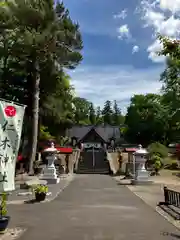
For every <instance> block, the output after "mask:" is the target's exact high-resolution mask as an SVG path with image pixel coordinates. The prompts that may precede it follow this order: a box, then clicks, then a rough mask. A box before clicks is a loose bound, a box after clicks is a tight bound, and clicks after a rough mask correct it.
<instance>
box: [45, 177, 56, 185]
mask: <svg viewBox="0 0 180 240" xmlns="http://www.w3.org/2000/svg"><path fill="white" fill-rule="evenodd" d="M41 179H42V180H46V181H47V184H57V183H59V182H60V178H44V177H43V178H41Z"/></svg>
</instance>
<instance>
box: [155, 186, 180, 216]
mask: <svg viewBox="0 0 180 240" xmlns="http://www.w3.org/2000/svg"><path fill="white" fill-rule="evenodd" d="M158 206H160V207H161V208H162V209H163V210H164V211H166V212H168V213H169V214H170V215H171V216H172V217H173V218H175V219H176V220H180V192H176V191H174V190H171V189H168V188H167V187H164V202H159V204H158Z"/></svg>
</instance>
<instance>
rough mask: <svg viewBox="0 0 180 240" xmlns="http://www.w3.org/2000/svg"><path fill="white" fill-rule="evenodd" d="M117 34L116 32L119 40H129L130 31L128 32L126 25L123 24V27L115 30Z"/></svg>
mask: <svg viewBox="0 0 180 240" xmlns="http://www.w3.org/2000/svg"><path fill="white" fill-rule="evenodd" d="M117 32H118V38H119V39H123V38H126V39H129V38H131V34H130V30H129V27H128V25H127V24H124V25H122V26H120V27H119V28H118V29H117Z"/></svg>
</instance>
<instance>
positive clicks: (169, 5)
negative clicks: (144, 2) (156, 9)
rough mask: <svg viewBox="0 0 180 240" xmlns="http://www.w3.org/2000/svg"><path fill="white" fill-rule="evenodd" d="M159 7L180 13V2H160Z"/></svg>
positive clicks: (166, 0)
mask: <svg viewBox="0 0 180 240" xmlns="http://www.w3.org/2000/svg"><path fill="white" fill-rule="evenodd" d="M159 6H160V8H161V9H164V10H169V11H171V12H172V13H176V12H178V11H180V0H159Z"/></svg>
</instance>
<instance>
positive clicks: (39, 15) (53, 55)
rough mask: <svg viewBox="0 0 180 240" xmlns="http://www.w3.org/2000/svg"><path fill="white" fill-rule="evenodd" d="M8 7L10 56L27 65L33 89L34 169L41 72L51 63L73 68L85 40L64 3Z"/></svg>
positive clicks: (32, 1)
mask: <svg viewBox="0 0 180 240" xmlns="http://www.w3.org/2000/svg"><path fill="white" fill-rule="evenodd" d="M7 6H8V7H7V8H6V9H5V8H4V9H2V8H3V7H1V11H0V12H3V17H2V18H1V17H0V26H1V28H5V29H8V31H10V32H11V33H12V32H13V31H14V33H15V36H13V38H11V41H14V39H15V41H14V42H13V44H14V46H13V48H12V52H11V54H12V56H18V58H19V62H22V61H23V62H25V69H26V73H27V81H30V82H31V86H32V88H31V89H32V93H33V94H32V126H33V127H32V149H31V157H30V158H31V164H30V170H32V165H33V161H34V159H35V154H36V147H37V135H38V117H39V116H38V112H39V95H40V90H39V88H40V82H41V81H43V80H42V79H41V74H40V73H41V72H42V70H43V69H44V68H46V67H47V66H48V64H49V63H52V64H54V65H56V66H58V67H61V68H62V67H63V66H65V67H68V68H74V67H75V66H76V65H77V64H78V63H79V61H81V59H82V57H81V54H80V52H79V51H80V50H81V49H82V41H81V35H80V32H79V26H78V24H74V23H73V22H72V20H71V19H70V17H69V12H68V11H67V10H66V9H65V7H64V5H63V3H59V2H57V3H56V5H55V6H54V2H53V0H50V1H45V0H15V1H7ZM5 19H8V24H6V23H5ZM40 80H41V81H40Z"/></svg>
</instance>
